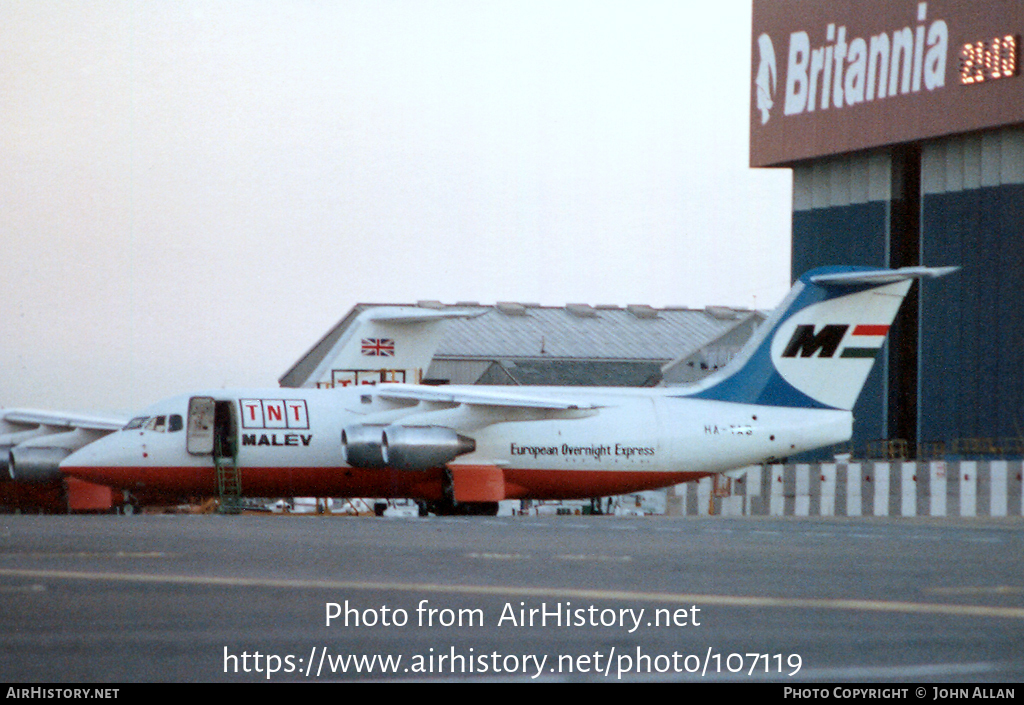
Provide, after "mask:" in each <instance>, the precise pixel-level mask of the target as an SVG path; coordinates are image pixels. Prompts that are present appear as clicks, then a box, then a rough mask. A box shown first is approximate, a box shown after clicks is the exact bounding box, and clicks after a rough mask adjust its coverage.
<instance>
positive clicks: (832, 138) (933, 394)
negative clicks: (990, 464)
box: [750, 0, 1024, 457]
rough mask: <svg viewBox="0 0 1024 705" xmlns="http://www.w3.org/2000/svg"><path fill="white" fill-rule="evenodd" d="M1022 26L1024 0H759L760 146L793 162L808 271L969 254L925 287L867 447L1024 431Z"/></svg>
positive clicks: (895, 336)
mask: <svg viewBox="0 0 1024 705" xmlns="http://www.w3.org/2000/svg"><path fill="white" fill-rule="evenodd" d="M1022 34H1024V0H998V1H995V0H994V1H991V2H979V1H978V0H929V1H928V2H918V1H917V0H857V1H856V2H854V1H853V0H845V1H843V0H840V1H835V0H832V1H829V2H823V1H818V2H807V1H806V0H754V4H753V32H752V57H751V61H752V63H751V107H750V164H751V166H753V167H787V168H791V169H792V170H793V221H792V223H793V244H792V248H793V249H792V276H793V278H794V279H795V278H796V277H798V276H799V275H800V274H802V273H803V272H805V271H807V270H809V269H811V268H814V267H818V266H822V265H830V264H859V265H871V266H891V267H901V266H912V265H926V266H943V265H959V266H960V267H961V268H962V269H961V270H960V271H959V272H958V273H956V274H954V275H953V276H950V277H947V278H945V279H943V280H941V281H939V282H931V283H926V284H925V285H924V286H923V288H921V289H919V290H917V291H912V292H911V298H909V299H908V301H907V303H906V304H905V305H904V308H903V310H902V311H901V314H900V317H899V318H898V319H897V323H896V325H895V327H894V329H893V331H892V335H891V336H890V341H889V343H888V344H887V345H888V348H887V354H886V356H885V357H884V358H882V359H881V360H880V361H881V362H882V364H879V365H876V368H875V370H874V371H873V372H872V378H871V379H870V380H869V382H868V387H867V388H866V389H865V393H864V395H863V396H862V398H861V401H860V402H859V403H858V405H857V407H856V408H855V410H854V413H855V417H856V419H857V421H856V423H855V429H854V434H855V435H854V447H855V448H856V447H858V446H860V445H863V444H864V443H865V442H869V441H871V440H873V439H880V438H881V439H902V440H905V441H906V447H907V448H908V449H909V452H908V455H910V456H911V457H913V454H914V453H915V451H917V452H919V454H923V453H925V452H926V449H928V448H932V449H935V448H943V447H945V448H946V449H947V450H949V449H950V447H951V446H952V448H953V449H955V447H956V445H957V443H958V442H961V441H962V440H963V439H982V438H984V439H990V440H988V443H990V444H991V447H992V450H993V451H994V452H999V450H1000V445H1003V446H1006V445H1007V444H1009V443H1012V444H1013V445H1014V447H1016V448H1018V449H1019V448H1020V438H1021V437H1024V294H1022V285H1024V77H1022V76H1021V70H1020V56H1021V49H1020V47H1021V36H1022ZM917 286H920V285H915V287H917ZM1018 452H1019V451H1018Z"/></svg>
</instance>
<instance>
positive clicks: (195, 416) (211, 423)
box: [187, 397, 238, 458]
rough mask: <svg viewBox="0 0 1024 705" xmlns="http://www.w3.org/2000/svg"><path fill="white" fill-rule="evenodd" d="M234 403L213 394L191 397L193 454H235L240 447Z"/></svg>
mask: <svg viewBox="0 0 1024 705" xmlns="http://www.w3.org/2000/svg"><path fill="white" fill-rule="evenodd" d="M237 437H238V431H237V425H236V424H235V414H234V405H233V404H232V403H231V402H230V401H217V400H215V399H213V398H212V397H192V398H191V399H189V402H188V441H187V447H188V452H189V453H191V454H192V455H216V456H217V457H218V458H226V457H234V455H235V452H236V451H235V449H236V448H237Z"/></svg>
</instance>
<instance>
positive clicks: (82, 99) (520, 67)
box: [0, 0, 791, 411]
mask: <svg viewBox="0 0 1024 705" xmlns="http://www.w3.org/2000/svg"><path fill="white" fill-rule="evenodd" d="M750 22H751V8H750V2H749V0H723V1H722V2H707V0H701V1H700V2H697V1H695V0H673V1H667V2H642V1H639V2H638V1H636V0H621V1H619V2H597V1H596V0H584V1H582V2H570V1H568V0H544V1H540V2H529V1H527V0H512V1H510V2H502V1H499V0H483V1H482V0H462V1H452V2H441V1H439V0H411V1H409V2H397V1H395V2H389V1H387V0H372V1H367V2H343V1H341V0H330V1H325V2H312V1H310V2H298V1H296V2H277V1H271V0H267V1H266V2H252V1H251V0H244V1H239V2H212V1H211V0H199V1H195V2H192V1H188V0H185V1H183V0H168V1H167V2H158V1H156V0H140V1H137V2H128V1H126V2H115V1H112V0H97V1H85V0H83V1H81V2H51V1H47V0H25V1H20V0H0V160H2V163H0V169H2V176H0V261H2V263H3V269H2V270H0V296H2V300H0V336H2V343H0V405H2V406H6V407H13V406H32V407H42V408H64V409H76V410H95V411H100V410H108V411H115V410H116V411H132V410H135V409H137V408H139V407H142V406H146V405H148V404H149V403H151V402H153V401H156V400H157V399H159V398H161V397H165V396H168V395H171V394H177V393H180V392H184V391H188V390H189V389H193V388H201V387H222V386H228V387H230V386H276V384H277V378H278V377H279V376H280V375H281V374H283V373H284V372H285V371H286V370H287V369H288V368H289V367H290V365H291V364H292V363H293V362H294V361H295V360H297V359H298V358H299V357H300V356H301V355H302V354H303V353H305V352H306V351H307V350H308V349H309V348H310V347H311V346H312V345H313V344H314V343H315V342H316V341H317V340H318V339H319V338H320V336H321V335H322V334H323V333H325V332H326V331H327V329H328V328H329V327H330V326H332V325H333V324H334V323H335V322H337V321H338V320H339V319H340V318H341V317H342V316H343V315H345V313H346V312H347V311H348V310H349V309H350V308H351V307H352V306H353V305H354V304H356V303H358V302H415V301H417V300H420V299H439V300H441V301H444V302H449V303H454V302H456V301H479V302H481V303H494V302H496V301H528V302H540V303H542V304H549V305H562V304H565V303H570V302H572V303H576V302H584V303H592V304H621V305H625V304H630V303H648V304H652V305H655V306H665V305H689V306H704V305H707V304H731V305H738V306H747V307H750V306H752V305H755V304H756V305H757V306H758V307H760V308H769V307H772V306H774V305H775V304H776V303H777V302H778V301H779V300H780V299H781V298H782V296H783V295H784V294H785V292H786V290H787V289H788V287H789V260H790V254H789V253H790V217H791V216H790V208H791V174H790V172H789V171H788V170H752V169H749V168H748V167H747V163H748V131H749V113H750V93H751V77H750V43H751V39H750V31H751V30H750ZM755 297H756V298H755Z"/></svg>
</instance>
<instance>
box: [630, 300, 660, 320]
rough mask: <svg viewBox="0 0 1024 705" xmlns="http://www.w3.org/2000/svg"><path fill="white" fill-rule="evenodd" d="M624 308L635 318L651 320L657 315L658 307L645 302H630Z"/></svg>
mask: <svg viewBox="0 0 1024 705" xmlns="http://www.w3.org/2000/svg"><path fill="white" fill-rule="evenodd" d="M626 310H627V311H629V312H630V313H632V314H633V315H634V316H636V317H637V318H643V319H647V320H653V319H655V318H657V317H658V309H656V308H654V307H653V306H648V305H647V304H630V305H629V306H627V307H626Z"/></svg>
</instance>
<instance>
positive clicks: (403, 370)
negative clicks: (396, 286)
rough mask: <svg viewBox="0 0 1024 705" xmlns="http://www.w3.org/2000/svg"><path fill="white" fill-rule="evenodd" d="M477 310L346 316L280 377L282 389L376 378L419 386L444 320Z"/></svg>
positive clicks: (387, 310)
mask: <svg viewBox="0 0 1024 705" xmlns="http://www.w3.org/2000/svg"><path fill="white" fill-rule="evenodd" d="M481 313H483V312H482V311H481V312H476V311H462V310H454V309H453V310H448V309H440V310H438V309H424V308H418V307H415V306H380V307H376V308H370V309H367V310H365V311H362V312H361V313H359V314H358V315H356V316H355V318H354V319H353V318H351V316H350V317H349V318H346V320H343V321H342V322H341V323H339V324H338V325H337V326H335V328H333V329H332V330H331V331H330V332H328V333H327V335H326V336H324V338H323V339H322V340H321V341H320V342H319V343H317V344H316V345H315V346H314V347H313V349H312V350H310V351H309V352H308V353H306V355H305V356H303V357H302V359H300V360H299V361H298V362H297V363H295V365H294V366H293V367H292V369H291V370H289V371H288V372H287V373H285V375H284V376H283V377H282V378H281V380H280V382H281V386H282V387H320V388H334V387H347V386H352V385H363V384H377V383H378V382H406V383H410V384H418V383H419V382H421V381H422V378H423V373H424V372H426V370H427V368H428V367H429V366H430V361H431V360H432V359H433V357H434V352H435V351H436V350H437V346H438V344H439V343H440V340H441V333H442V332H443V327H444V323H445V322H446V321H447V320H449V319H451V318H470V317H473V316H478V315H480V314H481Z"/></svg>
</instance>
